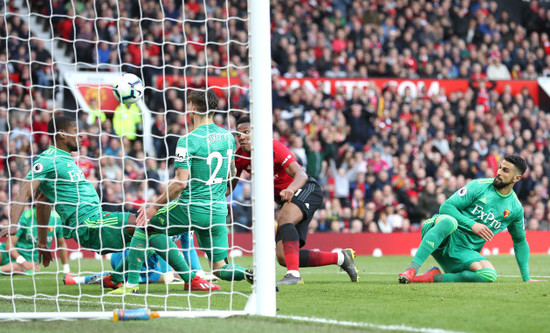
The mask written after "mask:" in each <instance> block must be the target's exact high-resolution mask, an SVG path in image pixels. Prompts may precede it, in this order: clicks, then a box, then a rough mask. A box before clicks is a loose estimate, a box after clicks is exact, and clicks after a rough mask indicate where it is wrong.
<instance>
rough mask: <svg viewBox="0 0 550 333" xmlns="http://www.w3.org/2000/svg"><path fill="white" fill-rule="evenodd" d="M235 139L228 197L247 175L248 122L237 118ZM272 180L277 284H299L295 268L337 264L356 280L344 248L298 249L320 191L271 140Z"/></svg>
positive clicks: (319, 200) (319, 201) (351, 257)
mask: <svg viewBox="0 0 550 333" xmlns="http://www.w3.org/2000/svg"><path fill="white" fill-rule="evenodd" d="M237 132H238V134H237V138H238V140H239V143H240V145H241V146H240V147H239V150H237V152H236V153H235V155H236V158H235V167H236V169H237V174H236V176H237V177H235V178H233V180H232V181H231V184H230V185H231V187H228V189H227V193H226V195H229V194H230V193H231V191H232V190H233V189H234V188H235V186H236V185H237V183H238V181H239V176H240V175H241V173H242V172H243V171H245V172H250V171H251V167H250V162H251V159H250V156H251V155H250V154H251V149H252V147H251V144H250V133H251V131H250V119H249V118H248V117H242V118H239V120H238V121H237ZM273 177H274V190H275V201H276V202H277V203H278V204H280V205H281V210H280V212H279V214H278V216H277V221H278V223H279V227H278V229H277V236H276V242H277V248H276V251H277V260H278V261H279V264H280V265H281V266H284V267H286V268H287V273H286V275H285V276H284V277H283V278H282V279H281V280H280V281H279V282H277V285H295V284H303V283H304V281H303V280H302V277H301V275H300V271H299V267H314V266H327V265H338V266H340V268H341V269H343V270H344V271H345V272H346V273H347V274H348V275H349V277H350V279H351V281H352V282H357V280H358V278H359V277H358V270H357V267H355V252H354V251H353V250H352V249H345V250H342V251H339V252H322V251H313V250H306V249H301V250H300V248H301V247H303V246H304V245H305V244H306V237H307V232H308V226H309V223H310V222H311V219H312V218H313V214H315V211H317V209H319V208H320V207H321V205H322V203H323V190H322V189H321V186H319V184H318V183H317V181H316V180H315V179H314V178H313V177H308V175H307V174H306V172H305V171H304V169H303V168H302V166H301V165H300V164H298V161H296V158H295V157H294V155H292V153H291V152H290V150H288V148H287V147H286V146H285V145H283V144H282V143H280V142H279V141H277V140H273Z"/></svg>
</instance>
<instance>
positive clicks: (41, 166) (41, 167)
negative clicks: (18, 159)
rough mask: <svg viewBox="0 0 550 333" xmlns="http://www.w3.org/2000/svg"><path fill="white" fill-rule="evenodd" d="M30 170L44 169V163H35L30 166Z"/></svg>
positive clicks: (38, 170) (39, 170)
mask: <svg viewBox="0 0 550 333" xmlns="http://www.w3.org/2000/svg"><path fill="white" fill-rule="evenodd" d="M32 170H33V171H34V172H36V173H38V172H41V171H42V170H44V165H42V163H36V164H35V165H34V166H33V167H32Z"/></svg>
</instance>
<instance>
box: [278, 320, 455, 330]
mask: <svg viewBox="0 0 550 333" xmlns="http://www.w3.org/2000/svg"><path fill="white" fill-rule="evenodd" d="M277 318H283V319H291V320H297V321H306V322H314V323H319V324H330V325H338V326H348V327H365V328H374V329H377V330H384V331H406V332H420V333H461V332H460V331H449V330H444V329H441V328H429V327H411V326H405V325H379V324H372V323H364V322H356V321H343V320H335V319H325V318H316V317H300V316H277Z"/></svg>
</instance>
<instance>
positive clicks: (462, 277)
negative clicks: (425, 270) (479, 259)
mask: <svg viewBox="0 0 550 333" xmlns="http://www.w3.org/2000/svg"><path fill="white" fill-rule="evenodd" d="M496 279H497V272H496V271H495V270H494V269H492V268H483V269H479V270H477V271H475V272H472V271H462V272H460V273H445V274H437V275H435V276H434V282H494V281H495V280H496Z"/></svg>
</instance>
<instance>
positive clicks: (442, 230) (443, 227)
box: [409, 215, 458, 271]
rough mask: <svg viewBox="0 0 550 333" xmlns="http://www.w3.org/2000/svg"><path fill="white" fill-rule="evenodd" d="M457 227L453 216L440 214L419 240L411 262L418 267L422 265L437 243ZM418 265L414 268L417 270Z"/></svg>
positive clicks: (437, 245)
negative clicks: (420, 240)
mask: <svg viewBox="0 0 550 333" xmlns="http://www.w3.org/2000/svg"><path fill="white" fill-rule="evenodd" d="M434 223H435V222H434ZM457 227H458V222H457V221H456V219H455V218H454V217H451V216H449V215H440V216H439V217H438V218H437V223H436V224H435V225H434V226H433V227H432V229H430V231H428V232H427V233H426V235H425V236H424V237H423V238H422V242H420V246H419V247H418V250H416V255H415V256H414V258H413V260H412V262H413V263H416V264H418V267H420V266H422V264H423V263H424V262H425V261H426V259H428V257H429V256H430V255H431V254H432V252H433V251H435V250H437V248H438V247H439V245H441V242H443V240H444V239H445V237H447V236H449V235H450V234H452V233H453V232H454V231H455V230H456V228H457ZM411 265H412V264H411ZM409 267H410V266H409ZM418 267H417V268H416V270H417V271H418Z"/></svg>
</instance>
